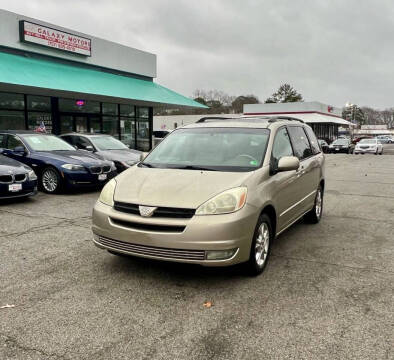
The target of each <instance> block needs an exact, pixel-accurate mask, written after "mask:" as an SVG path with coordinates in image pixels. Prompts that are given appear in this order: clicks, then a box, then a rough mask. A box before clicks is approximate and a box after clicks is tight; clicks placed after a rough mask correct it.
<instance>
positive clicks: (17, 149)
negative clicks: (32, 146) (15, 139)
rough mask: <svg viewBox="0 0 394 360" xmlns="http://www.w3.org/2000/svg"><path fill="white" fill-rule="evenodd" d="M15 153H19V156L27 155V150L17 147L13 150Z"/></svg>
mask: <svg viewBox="0 0 394 360" xmlns="http://www.w3.org/2000/svg"><path fill="white" fill-rule="evenodd" d="M13 152H14V153H17V154H19V155H25V154H26V150H25V148H24V147H23V146H17V147H15V148H14V150H13Z"/></svg>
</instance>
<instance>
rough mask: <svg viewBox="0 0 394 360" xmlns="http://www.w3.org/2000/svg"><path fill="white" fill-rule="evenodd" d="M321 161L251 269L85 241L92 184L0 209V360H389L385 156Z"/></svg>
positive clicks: (390, 194)
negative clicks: (313, 184) (314, 201)
mask: <svg viewBox="0 0 394 360" xmlns="http://www.w3.org/2000/svg"><path fill="white" fill-rule="evenodd" d="M326 158H327V166H326V179H327V187H326V193H325V205H324V206H325V208H324V216H323V219H322V221H321V223H320V224H318V225H309V224H305V223H303V222H302V221H300V222H299V223H298V224H296V225H295V226H293V227H292V228H291V229H289V230H288V231H286V232H285V233H283V234H282V235H281V236H280V237H279V238H278V239H277V241H276V243H275V244H274V246H273V250H272V257H271V261H270V263H269V264H268V266H267V269H266V271H265V272H264V273H263V274H262V275H261V276H259V277H256V278H250V277H247V276H246V275H244V273H243V272H242V271H241V269H240V268H238V267H233V268H228V269H209V268H201V267H197V266H186V265H181V264H172V263H163V262H154V261H147V260H143V259H133V258H123V257H117V256H114V255H111V254H109V253H107V252H105V251H102V250H99V249H97V248H96V247H94V246H93V243H92V241H91V232H90V213H91V208H92V206H93V204H94V202H95V201H96V199H97V197H98V193H97V192H90V193H87V194H73V195H58V196H49V195H45V194H43V193H39V195H38V196H36V197H35V198H34V199H31V200H27V201H25V202H17V203H6V204H3V205H0V249H1V257H0V260H1V262H0V280H1V281H0V307H1V306H4V305H6V304H9V305H15V307H11V308H2V309H1V308H0V359H33V360H36V359H37V360H38V359H40V360H43V359H92V360H93V359H94V360H99V359H185V358H188V359H393V353H394V336H393V334H394V242H393V229H394V157H393V156H388V155H383V156H374V155H365V156H361V155H359V156H355V155H342V154H338V155H328V156H327V157H326ZM206 300H209V301H212V302H213V305H214V306H212V307H211V308H205V307H204V306H203V303H204V301H206Z"/></svg>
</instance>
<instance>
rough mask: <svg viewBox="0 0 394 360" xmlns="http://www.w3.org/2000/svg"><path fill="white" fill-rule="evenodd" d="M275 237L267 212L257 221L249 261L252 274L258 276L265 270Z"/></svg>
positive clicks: (249, 270)
mask: <svg viewBox="0 0 394 360" xmlns="http://www.w3.org/2000/svg"><path fill="white" fill-rule="evenodd" d="M273 239H274V233H273V231H272V225H271V220H270V218H269V216H268V215H267V214H262V215H261V216H260V217H259V220H258V221H257V226H256V229H255V232H254V236H253V241H252V247H251V249H250V256H249V261H248V262H247V267H248V272H249V274H250V275H253V276H256V275H259V274H261V273H262V272H263V271H264V269H265V267H266V265H267V262H268V258H269V256H270V253H271V243H272V241H273Z"/></svg>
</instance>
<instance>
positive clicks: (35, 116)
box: [27, 112, 52, 133]
mask: <svg viewBox="0 0 394 360" xmlns="http://www.w3.org/2000/svg"><path fill="white" fill-rule="evenodd" d="M27 123H28V128H29V130H36V129H37V128H38V127H39V126H41V124H44V126H45V130H46V132H47V133H51V132H52V115H51V114H50V113H42V112H29V113H28V114H27Z"/></svg>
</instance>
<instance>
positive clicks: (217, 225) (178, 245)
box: [92, 201, 259, 266]
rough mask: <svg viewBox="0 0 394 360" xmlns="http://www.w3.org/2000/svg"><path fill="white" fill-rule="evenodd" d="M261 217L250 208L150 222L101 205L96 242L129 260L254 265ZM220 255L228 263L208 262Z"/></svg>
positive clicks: (95, 216) (98, 205)
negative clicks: (131, 257) (251, 256)
mask: <svg viewBox="0 0 394 360" xmlns="http://www.w3.org/2000/svg"><path fill="white" fill-rule="evenodd" d="M258 216H259V211H258V209H256V208H255V207H253V206H251V205H248V204H246V205H245V206H244V208H243V209H241V210H239V211H238V212H235V213H232V214H223V215H207V216H193V217H192V218H190V219H173V218H172V219H170V218H144V217H141V216H138V215H133V214H126V213H123V212H119V211H116V210H115V209H114V208H113V207H111V206H108V205H105V204H103V203H101V202H100V201H97V202H96V205H95V206H94V209H93V225H92V230H93V241H94V243H95V245H96V246H98V247H99V248H102V249H107V250H111V251H115V252H118V253H123V254H128V255H134V256H140V257H145V258H151V259H157V260H166V261H175V262H184V263H195V264H200V265H204V266H228V265H233V264H237V263H241V262H244V261H247V260H248V259H249V254H250V246H251V242H252V238H253V233H254V230H255V227H256V223H257V219H258ZM172 229H173V230H172ZM217 251H219V252H217ZM220 254H223V256H225V257H226V258H224V259H215V260H210V259H208V258H212V257H213V256H215V257H216V256H217V257H220V256H221V255H220Z"/></svg>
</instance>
